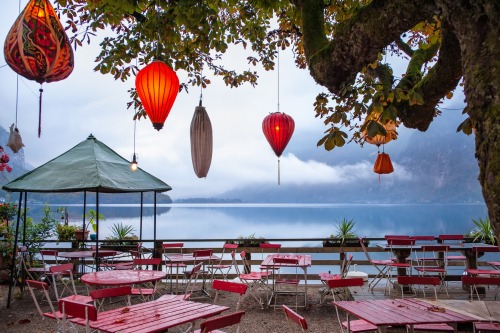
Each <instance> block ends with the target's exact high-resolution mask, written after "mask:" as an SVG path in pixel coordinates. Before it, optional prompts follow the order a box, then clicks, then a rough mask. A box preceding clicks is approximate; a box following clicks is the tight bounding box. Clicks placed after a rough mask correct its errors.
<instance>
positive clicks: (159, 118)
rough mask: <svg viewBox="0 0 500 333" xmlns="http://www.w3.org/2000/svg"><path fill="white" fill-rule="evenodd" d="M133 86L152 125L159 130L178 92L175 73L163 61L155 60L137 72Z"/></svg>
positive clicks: (177, 81)
mask: <svg viewBox="0 0 500 333" xmlns="http://www.w3.org/2000/svg"><path fill="white" fill-rule="evenodd" d="M135 88H136V89H137V94H138V95H139V99H140V100H141V102H142V106H143V107H144V110H146V113H147V114H148V117H149V119H151V122H152V123H153V127H154V128H155V129H157V130H158V131H159V130H161V129H162V128H163V124H164V123H165V120H166V119H167V117H168V114H169V113H170V110H171V109H172V105H174V102H175V98H176V97H177V93H178V92H179V78H177V74H175V71H174V70H172V68H170V67H168V66H167V65H166V64H165V63H164V62H163V61H160V60H155V61H153V62H152V63H150V64H149V65H147V66H146V67H144V68H143V69H141V70H140V71H139V73H137V76H136V78H135Z"/></svg>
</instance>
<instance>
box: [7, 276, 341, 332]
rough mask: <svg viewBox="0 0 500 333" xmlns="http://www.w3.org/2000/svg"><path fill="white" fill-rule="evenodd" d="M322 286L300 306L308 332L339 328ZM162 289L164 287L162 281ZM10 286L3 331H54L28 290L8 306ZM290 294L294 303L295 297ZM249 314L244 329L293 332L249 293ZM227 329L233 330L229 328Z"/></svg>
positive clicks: (223, 298)
mask: <svg viewBox="0 0 500 333" xmlns="http://www.w3.org/2000/svg"><path fill="white" fill-rule="evenodd" d="M78 289H79V293H84V292H85V290H84V287H83V286H79V287H78ZM318 289H319V287H311V288H309V290H310V292H309V302H308V303H309V306H308V308H307V309H299V311H298V312H299V313H300V314H301V315H302V316H304V317H305V318H306V320H307V322H308V324H309V330H308V332H318V333H320V332H321V333H322V332H325V333H326V332H340V329H339V326H338V323H337V320H336V316H335V312H334V310H333V308H332V306H331V305H329V304H325V305H322V306H320V305H319V304H318V303H319V293H318ZM160 290H162V291H164V289H163V285H162V286H160ZM7 291H8V286H5V285H0V309H1V310H0V311H1V312H0V332H2V333H10V332H26V333H38V332H53V331H54V327H55V324H54V323H55V322H54V321H53V320H51V319H49V318H45V319H42V317H41V316H40V315H39V314H38V312H37V310H36V308H35V305H34V303H33V300H32V299H31V296H30V294H29V291H28V290H26V291H25V292H24V293H23V294H20V293H19V290H16V294H15V297H14V298H13V301H12V304H11V307H10V308H9V309H7V308H6V304H7ZM286 298H289V299H290V300H289V301H290V302H291V303H293V302H294V300H295V298H294V297H286ZM292 298H293V300H292ZM193 300H194V301H199V302H212V301H213V300H212V299H210V298H207V297H204V298H194V299H193ZM236 303H237V296H236V295H233V294H228V293H224V294H220V295H219V298H218V300H217V304H219V305H227V306H229V307H231V308H232V309H234V308H235V306H236ZM241 309H242V310H245V312H246V314H245V316H244V317H243V320H242V329H241V333H257V332H269V333H271V332H276V333H277V332H291V329H290V327H289V326H287V325H288V324H287V322H286V319H285V315H284V314H283V311H282V310H281V309H280V308H277V309H276V310H274V309H273V308H269V309H264V310H262V309H261V308H260V306H259V304H258V303H257V302H256V301H255V300H254V299H253V298H252V297H247V298H246V299H245V300H244V302H243V303H242V306H241ZM42 310H44V311H49V310H50V308H49V306H48V304H47V303H46V302H45V303H43V302H42ZM228 332H231V331H230V330H228Z"/></svg>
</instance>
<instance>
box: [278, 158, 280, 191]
mask: <svg viewBox="0 0 500 333" xmlns="http://www.w3.org/2000/svg"><path fill="white" fill-rule="evenodd" d="M278 185H280V158H279V157H278Z"/></svg>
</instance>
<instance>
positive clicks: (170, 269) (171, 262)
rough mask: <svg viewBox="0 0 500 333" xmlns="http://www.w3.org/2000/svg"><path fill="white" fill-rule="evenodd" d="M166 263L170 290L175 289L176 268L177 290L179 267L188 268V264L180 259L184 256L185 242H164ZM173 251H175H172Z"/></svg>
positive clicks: (176, 286)
mask: <svg viewBox="0 0 500 333" xmlns="http://www.w3.org/2000/svg"><path fill="white" fill-rule="evenodd" d="M161 247H162V249H163V258H164V265H165V268H166V270H167V277H168V279H169V280H170V292H171V293H172V292H174V291H173V274H174V268H175V291H176V292H178V291H179V268H181V267H182V268H186V266H187V265H186V264H185V263H183V262H182V261H179V260H178V259H179V258H182V256H183V248H184V243H163V244H162V245H161ZM172 251H173V252H172Z"/></svg>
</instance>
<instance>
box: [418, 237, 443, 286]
mask: <svg viewBox="0 0 500 333" xmlns="http://www.w3.org/2000/svg"><path fill="white" fill-rule="evenodd" d="M449 248H450V246H449V245H422V247H421V251H420V252H415V255H416V257H417V266H415V267H414V268H415V270H416V271H417V272H418V273H419V275H420V276H432V275H434V276H436V275H437V276H438V277H439V280H440V281H441V286H443V288H444V290H445V291H446V295H448V289H447V288H446V282H445V278H446V274H447V272H448V259H447V258H448V249H449Z"/></svg>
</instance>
